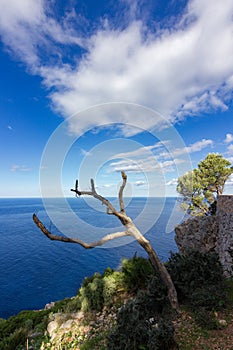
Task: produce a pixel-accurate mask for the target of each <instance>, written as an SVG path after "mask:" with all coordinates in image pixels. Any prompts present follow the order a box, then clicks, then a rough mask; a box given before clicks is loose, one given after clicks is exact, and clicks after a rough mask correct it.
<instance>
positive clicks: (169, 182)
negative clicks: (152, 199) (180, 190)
mask: <svg viewBox="0 0 233 350" xmlns="http://www.w3.org/2000/svg"><path fill="white" fill-rule="evenodd" d="M176 185H177V179H175V178H174V179H172V180H170V181H167V183H166V186H176Z"/></svg>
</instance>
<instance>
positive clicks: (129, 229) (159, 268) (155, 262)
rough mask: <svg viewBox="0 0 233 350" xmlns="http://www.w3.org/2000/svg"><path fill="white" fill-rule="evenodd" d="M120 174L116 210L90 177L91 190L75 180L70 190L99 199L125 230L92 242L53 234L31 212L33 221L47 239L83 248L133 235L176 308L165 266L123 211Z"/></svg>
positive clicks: (124, 176)
mask: <svg viewBox="0 0 233 350" xmlns="http://www.w3.org/2000/svg"><path fill="white" fill-rule="evenodd" d="M121 176H122V185H121V187H120V190H119V205H120V211H117V210H116V209H115V208H114V207H113V206H112V204H111V203H110V202H109V201H108V200H107V199H106V198H104V197H102V196H100V195H99V194H98V193H97V192H96V190H95V184H94V180H92V179H91V190H90V191H79V190H78V181H76V184H75V189H72V190H71V191H73V192H75V193H76V195H78V196H82V195H87V196H92V197H94V198H96V199H97V200H99V201H101V202H102V204H104V205H105V206H106V208H107V214H109V215H115V216H116V217H117V218H118V219H119V220H120V221H121V223H122V225H123V226H125V228H126V230H125V231H122V232H115V233H111V234H108V235H106V236H104V237H103V238H102V239H100V240H99V241H96V242H92V243H86V242H83V241H82V240H80V239H78V238H70V237H68V236H57V235H53V234H52V233H51V232H50V231H49V230H48V229H47V228H46V227H45V226H44V225H43V223H42V222H41V221H40V220H39V219H38V217H37V216H36V214H33V221H34V222H35V224H36V225H37V227H38V228H39V229H40V230H41V231H42V232H43V233H44V234H45V236H47V237H48V238H49V239H51V240H54V241H61V242H65V243H77V244H79V245H81V246H82V247H84V248H85V249H91V248H95V247H97V246H101V245H102V244H104V243H106V242H108V241H110V240H112V239H115V238H119V237H124V236H131V237H134V238H135V239H136V240H137V241H138V243H139V244H140V245H141V246H142V247H143V249H144V250H145V251H146V252H147V254H148V256H149V259H150V262H151V264H152V267H153V269H154V270H155V271H156V272H159V274H160V276H161V279H162V281H163V282H164V284H165V285H166V287H167V290H168V298H169V301H170V304H171V306H172V307H173V308H174V309H175V310H178V309H179V303H178V298H177V293H176V289H175V286H174V284H173V282H172V279H171V277H170V275H169V273H168V271H167V269H166V267H165V266H164V264H162V263H161V262H160V260H159V258H158V256H157V254H156V252H155V250H154V249H153V247H152V246H151V244H150V242H149V241H148V240H147V239H146V238H145V237H144V236H143V235H142V234H141V232H140V231H139V230H138V229H137V227H136V226H135V225H134V223H133V222H132V220H131V218H130V217H129V216H127V214H126V212H125V208H124V201H123V190H124V188H125V185H126V181H127V176H126V174H125V173H124V172H122V173H121Z"/></svg>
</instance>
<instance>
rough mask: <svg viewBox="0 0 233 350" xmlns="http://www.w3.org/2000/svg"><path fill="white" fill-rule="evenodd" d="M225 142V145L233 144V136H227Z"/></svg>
mask: <svg viewBox="0 0 233 350" xmlns="http://www.w3.org/2000/svg"><path fill="white" fill-rule="evenodd" d="M224 142H225V143H231V142H233V135H232V134H226V138H225V140H224Z"/></svg>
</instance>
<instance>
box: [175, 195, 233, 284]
mask: <svg viewBox="0 0 233 350" xmlns="http://www.w3.org/2000/svg"><path fill="white" fill-rule="evenodd" d="M175 233H176V235H175V241H176V243H177V246H178V248H179V251H180V253H181V254H184V253H185V252H186V251H187V249H189V248H193V249H196V250H199V251H201V252H216V253H217V254H218V255H219V259H220V261H221V263H222V265H223V269H224V275H225V276H226V277H230V276H233V196H230V195H222V196H219V197H218V200H217V212H216V215H213V216H206V217H193V218H189V219H188V220H186V221H185V222H183V223H182V224H181V225H178V226H176V228H175Z"/></svg>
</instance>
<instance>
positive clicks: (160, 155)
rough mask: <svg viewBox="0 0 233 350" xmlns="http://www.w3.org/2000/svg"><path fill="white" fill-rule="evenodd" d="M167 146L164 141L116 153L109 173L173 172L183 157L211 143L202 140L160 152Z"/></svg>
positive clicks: (167, 142)
mask: <svg viewBox="0 0 233 350" xmlns="http://www.w3.org/2000/svg"><path fill="white" fill-rule="evenodd" d="M168 144H169V141H164V142H163V143H162V142H157V143H155V144H153V145H151V146H145V147H139V148H137V149H135V150H133V151H130V152H125V153H118V154H116V155H115V156H114V158H115V159H116V160H115V161H112V162H111V163H110V171H111V172H115V171H116V172H118V171H126V172H132V173H141V172H144V173H150V172H153V171H159V172H162V173H169V172H173V171H175V169H176V168H177V166H178V165H179V164H182V163H183V162H184V159H183V156H184V155H187V154H191V153H194V152H198V151H201V150H202V149H204V148H206V147H209V146H212V145H213V141H212V140H206V139H203V140H200V141H197V142H195V143H193V144H191V145H190V146H187V147H183V148H176V149H174V150H170V151H167V150H164V151H163V152H162V147H163V148H165V147H164V145H168ZM152 151H153V152H152ZM179 157H180V158H179ZM120 158H122V159H120ZM117 159H119V160H117Z"/></svg>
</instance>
